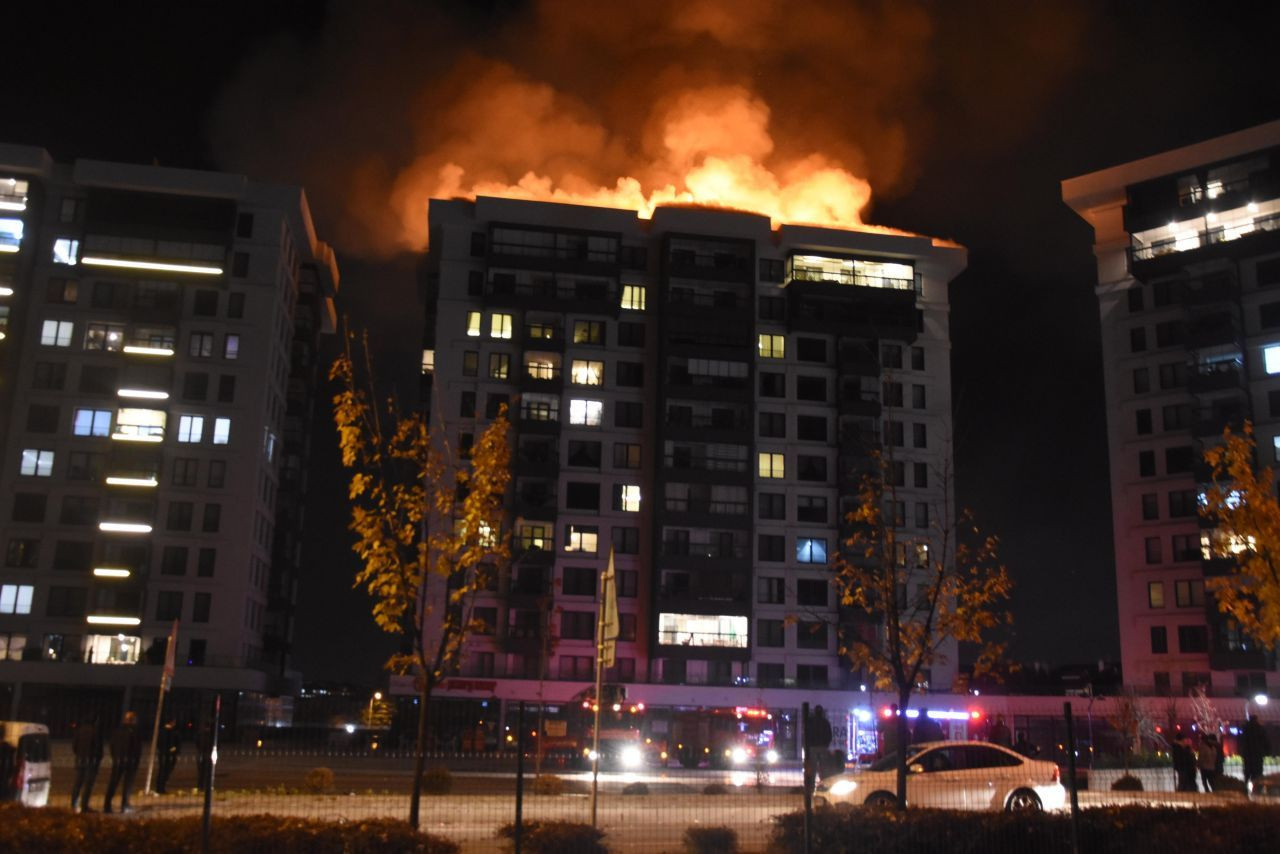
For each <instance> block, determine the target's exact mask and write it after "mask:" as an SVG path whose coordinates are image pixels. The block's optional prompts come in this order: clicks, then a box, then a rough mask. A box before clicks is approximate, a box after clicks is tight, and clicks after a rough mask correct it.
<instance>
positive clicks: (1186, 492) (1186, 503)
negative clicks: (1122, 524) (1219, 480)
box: [1143, 489, 1198, 519]
mask: <svg viewBox="0 0 1280 854" xmlns="http://www.w3.org/2000/svg"><path fill="white" fill-rule="evenodd" d="M1143 498H1144V500H1145V496H1144V497H1143ZM1197 513H1198V507H1197V501H1196V491H1195V490H1194V489H1178V490H1174V491H1173V492H1170V493H1169V518H1171V519H1177V518H1182V517H1187V516H1195V515H1197Z"/></svg>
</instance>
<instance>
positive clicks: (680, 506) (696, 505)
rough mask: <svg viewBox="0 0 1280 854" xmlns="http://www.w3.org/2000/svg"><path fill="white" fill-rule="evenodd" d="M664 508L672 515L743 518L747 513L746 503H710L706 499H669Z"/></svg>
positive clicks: (666, 500)
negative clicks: (713, 515) (710, 514)
mask: <svg viewBox="0 0 1280 854" xmlns="http://www.w3.org/2000/svg"><path fill="white" fill-rule="evenodd" d="M663 507H664V508H665V509H667V510H668V511H670V512H672V513H713V514H716V515H720V516H741V515H744V514H745V513H746V512H747V502H745V501H709V500H707V499H705V498H667V499H665V501H664V503H663Z"/></svg>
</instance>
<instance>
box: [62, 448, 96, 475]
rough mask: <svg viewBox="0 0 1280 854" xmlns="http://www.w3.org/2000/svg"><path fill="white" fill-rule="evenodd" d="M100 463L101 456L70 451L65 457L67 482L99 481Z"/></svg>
mask: <svg viewBox="0 0 1280 854" xmlns="http://www.w3.org/2000/svg"><path fill="white" fill-rule="evenodd" d="M102 461H103V456H102V454H89V453H86V452H84V451H72V452H71V453H70V454H69V455H68V456H67V480H99V479H101V477H102Z"/></svg>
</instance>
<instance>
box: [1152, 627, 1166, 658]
mask: <svg viewBox="0 0 1280 854" xmlns="http://www.w3.org/2000/svg"><path fill="white" fill-rule="evenodd" d="M1168 651H1169V630H1168V629H1166V628H1165V627H1164V626H1152V627H1151V653H1152V654H1153V655H1164V654H1165V653H1166V652H1168Z"/></svg>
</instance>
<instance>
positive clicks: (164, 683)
mask: <svg viewBox="0 0 1280 854" xmlns="http://www.w3.org/2000/svg"><path fill="white" fill-rule="evenodd" d="M177 656H178V621H177V620H174V621H173V627H172V628H171V629H169V642H168V643H167V644H165V648H164V671H163V674H162V675H161V678H160V689H161V690H162V691H168V690H169V686H170V685H172V684H173V673H174V668H175V664H176V661H175V660H176V659H177Z"/></svg>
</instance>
